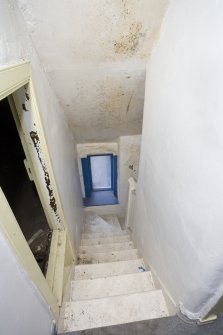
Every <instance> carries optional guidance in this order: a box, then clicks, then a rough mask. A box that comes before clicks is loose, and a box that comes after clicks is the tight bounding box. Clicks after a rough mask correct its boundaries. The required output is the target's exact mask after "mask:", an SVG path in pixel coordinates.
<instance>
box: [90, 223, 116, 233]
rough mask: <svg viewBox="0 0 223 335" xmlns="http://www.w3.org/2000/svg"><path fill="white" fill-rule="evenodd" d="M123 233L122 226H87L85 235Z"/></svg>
mask: <svg viewBox="0 0 223 335" xmlns="http://www.w3.org/2000/svg"><path fill="white" fill-rule="evenodd" d="M120 231H122V229H121V226H120V225H108V226H105V227H100V226H97V225H89V224H85V226H84V233H101V232H102V233H118V232H120Z"/></svg>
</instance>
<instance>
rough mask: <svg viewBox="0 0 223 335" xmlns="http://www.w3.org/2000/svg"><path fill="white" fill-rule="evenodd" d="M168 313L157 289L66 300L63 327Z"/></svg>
mask: <svg viewBox="0 0 223 335" xmlns="http://www.w3.org/2000/svg"><path fill="white" fill-rule="evenodd" d="M165 316H168V311H167V307H166V304H165V301H164V298H163V295H162V291H161V290H154V291H149V292H143V293H136V294H130V295H121V296H115V297H109V298H103V299H94V300H85V301H76V302H69V303H66V308H65V317H64V329H61V331H65V332H69V331H78V330H84V329H91V328H98V327H105V326H112V325H117V324H122V323H129V322H135V321H142V320H149V319H156V318H162V317H165Z"/></svg>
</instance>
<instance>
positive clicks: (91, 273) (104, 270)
mask: <svg viewBox="0 0 223 335" xmlns="http://www.w3.org/2000/svg"><path fill="white" fill-rule="evenodd" d="M142 271H145V264H144V262H143V259H142V258H138V259H133V260H128V261H119V262H111V263H100V264H85V265H76V266H75V268H74V279H75V280H83V279H94V278H101V277H105V278H106V277H109V276H119V275H123V274H129V273H138V272H142Z"/></svg>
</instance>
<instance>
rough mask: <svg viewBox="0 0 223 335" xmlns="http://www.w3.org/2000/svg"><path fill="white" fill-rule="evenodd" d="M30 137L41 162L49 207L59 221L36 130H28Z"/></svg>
mask: <svg viewBox="0 0 223 335" xmlns="http://www.w3.org/2000/svg"><path fill="white" fill-rule="evenodd" d="M30 138H31V139H32V142H33V144H34V147H35V149H36V152H37V155H38V159H39V162H40V164H41V167H42V170H43V173H44V180H45V185H46V188H47V191H48V194H49V200H50V202H49V204H50V207H51V209H52V211H53V212H54V214H55V215H56V218H57V220H58V222H61V220H60V217H59V214H58V211H57V203H56V199H55V197H54V194H53V190H52V187H51V183H50V176H49V173H48V172H47V167H46V164H45V162H44V159H43V158H42V153H41V148H40V140H39V135H38V134H37V131H31V132H30Z"/></svg>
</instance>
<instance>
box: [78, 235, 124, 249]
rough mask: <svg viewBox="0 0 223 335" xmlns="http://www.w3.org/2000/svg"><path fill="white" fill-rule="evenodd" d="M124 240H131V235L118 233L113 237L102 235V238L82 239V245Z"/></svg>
mask: <svg viewBox="0 0 223 335" xmlns="http://www.w3.org/2000/svg"><path fill="white" fill-rule="evenodd" d="M122 242H130V236H129V235H120V236H119V235H118V236H117V235H116V236H113V237H112V236H111V237H101V238H92V239H89V238H88V239H82V240H81V245H82V246H90V245H102V244H106V243H122Z"/></svg>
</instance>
